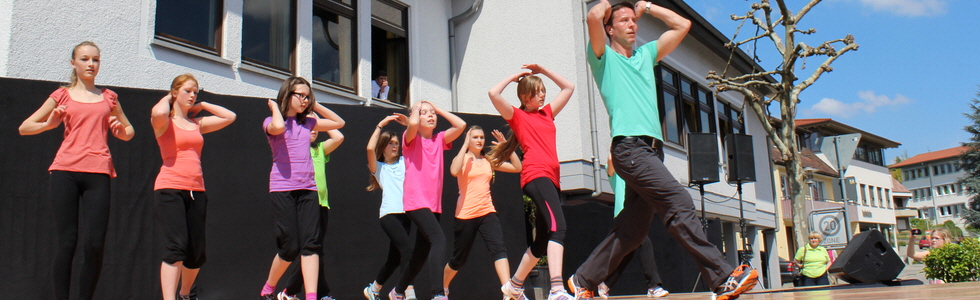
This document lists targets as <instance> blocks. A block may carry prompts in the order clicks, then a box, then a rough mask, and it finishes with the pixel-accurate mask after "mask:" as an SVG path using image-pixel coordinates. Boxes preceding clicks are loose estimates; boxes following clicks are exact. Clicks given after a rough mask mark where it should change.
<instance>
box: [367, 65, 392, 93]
mask: <svg viewBox="0 0 980 300" xmlns="http://www.w3.org/2000/svg"><path fill="white" fill-rule="evenodd" d="M390 89H391V87H389V86H388V72H385V70H378V72H377V73H375V75H374V80H371V97H373V98H377V99H381V100H388V90H390Z"/></svg>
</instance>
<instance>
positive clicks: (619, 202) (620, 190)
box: [609, 174, 626, 218]
mask: <svg viewBox="0 0 980 300" xmlns="http://www.w3.org/2000/svg"><path fill="white" fill-rule="evenodd" d="M609 185H612V188H613V197H614V198H615V199H616V200H614V201H613V218H615V217H616V216H618V215H619V212H620V211H622V210H623V203H625V202H626V183H625V182H623V179H622V178H620V177H619V175H618V174H613V176H612V177H609Z"/></svg>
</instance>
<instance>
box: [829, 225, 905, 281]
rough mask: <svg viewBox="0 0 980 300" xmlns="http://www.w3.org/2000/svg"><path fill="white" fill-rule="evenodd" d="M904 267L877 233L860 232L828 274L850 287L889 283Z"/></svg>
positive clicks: (871, 231)
mask: <svg viewBox="0 0 980 300" xmlns="http://www.w3.org/2000/svg"><path fill="white" fill-rule="evenodd" d="M904 268H905V264H904V263H903V262H902V259H901V258H899V257H898V253H895V251H894V250H892V245H891V244H889V243H888V241H886V240H885V236H884V235H882V234H881V232H880V231H877V230H868V231H865V232H862V233H860V234H858V235H856V236H854V238H852V239H851V241H850V242H849V243H847V247H846V248H844V251H843V252H841V254H840V256H838V257H837V260H836V261H834V264H833V265H831V266H830V269H829V270H828V272H830V274H833V275H834V276H837V278H840V279H842V280H844V281H847V282H849V283H860V282H879V281H890V280H892V279H895V278H896V277H898V274H899V273H902V269H904Z"/></svg>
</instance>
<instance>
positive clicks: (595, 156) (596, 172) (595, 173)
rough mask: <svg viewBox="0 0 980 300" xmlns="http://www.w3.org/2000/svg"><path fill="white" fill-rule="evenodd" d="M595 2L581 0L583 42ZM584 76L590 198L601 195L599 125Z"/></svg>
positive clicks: (591, 87) (590, 82)
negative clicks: (589, 139) (586, 99)
mask: <svg viewBox="0 0 980 300" xmlns="http://www.w3.org/2000/svg"><path fill="white" fill-rule="evenodd" d="M595 1H596V0H582V34H583V36H584V37H585V40H586V41H588V40H589V25H588V24H586V18H587V17H588V13H589V10H588V8H589V7H588V5H589V4H590V3H592V2H595ZM587 74H589V75H586V78H585V80H586V84H585V86H587V87H588V97H589V134H590V135H591V136H592V181H593V184H594V185H595V189H593V190H592V195H591V197H592V198H596V197H599V196H600V195H602V165H601V164H600V163H599V157H600V155H599V149H601V148H600V147H599V124H598V123H597V121H596V105H595V102H596V99H595V80H594V79H593V78H592V75H591V74H592V70H591V69H590V70H589V71H588V73H587Z"/></svg>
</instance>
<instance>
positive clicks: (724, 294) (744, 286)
mask: <svg viewBox="0 0 980 300" xmlns="http://www.w3.org/2000/svg"><path fill="white" fill-rule="evenodd" d="M758 282H759V273H758V272H756V271H755V269H753V268H752V267H750V266H749V265H740V266H738V267H737V268H735V270H734V271H732V273H731V274H730V275H728V280H727V281H725V283H724V284H722V285H721V286H719V287H718V288H717V289H715V293H714V297H712V298H715V299H717V300H729V299H736V298H738V296H739V295H741V294H742V293H745V292H748V291H749V290H751V289H752V288H754V287H755V284H756V283H758Z"/></svg>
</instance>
